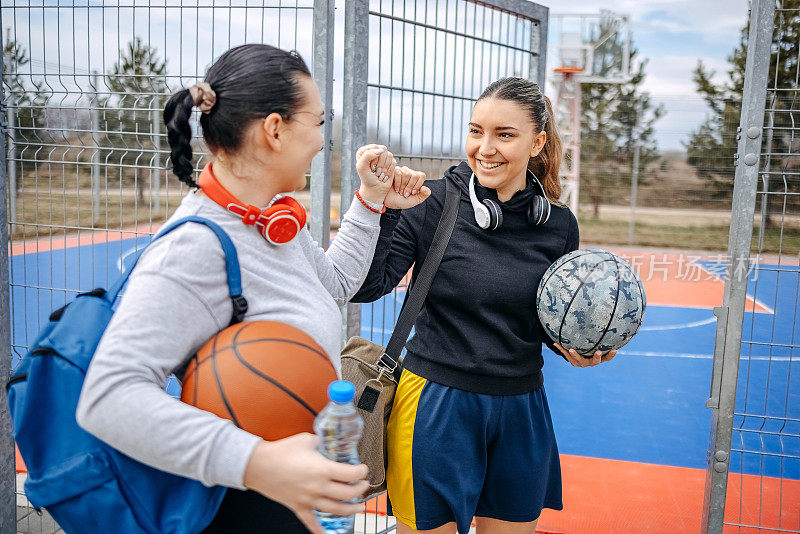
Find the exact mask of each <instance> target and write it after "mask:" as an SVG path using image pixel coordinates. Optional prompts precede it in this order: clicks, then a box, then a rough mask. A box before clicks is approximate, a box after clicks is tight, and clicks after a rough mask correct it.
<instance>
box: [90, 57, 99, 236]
mask: <svg viewBox="0 0 800 534" xmlns="http://www.w3.org/2000/svg"><path fill="white" fill-rule="evenodd" d="M92 89H93V92H92V101H91V108H90V109H89V114H90V116H91V129H92V143H94V150H93V151H92V166H91V177H92V184H91V185H92V226H94V224H95V223H97V222H98V220H99V218H100V99H99V98H98V96H97V95H98V93H99V91H100V87H99V86H98V85H97V71H93V72H92Z"/></svg>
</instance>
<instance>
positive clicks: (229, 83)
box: [164, 44, 311, 187]
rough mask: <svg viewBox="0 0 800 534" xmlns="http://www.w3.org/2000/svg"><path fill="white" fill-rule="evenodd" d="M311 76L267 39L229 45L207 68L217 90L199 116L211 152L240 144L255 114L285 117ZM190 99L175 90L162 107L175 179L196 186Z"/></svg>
mask: <svg viewBox="0 0 800 534" xmlns="http://www.w3.org/2000/svg"><path fill="white" fill-rule="evenodd" d="M301 75H305V76H311V72H310V71H309V70H308V66H307V65H306V63H305V61H303V58H302V57H301V56H300V54H298V53H297V52H296V51H294V50H292V51H291V52H287V51H286V50H281V49H280V48H276V47H274V46H270V45H265V44H247V45H242V46H237V47H236V48H231V49H230V50H228V51H227V52H225V53H224V54H222V56H220V58H219V59H218V60H217V61H216V62H214V64H213V65H211V67H210V68H209V69H208V72H207V73H206V76H205V79H204V81H205V82H207V83H208V84H209V85H211V88H212V89H213V90H214V92H215V93H216V97H217V99H216V104H215V105H214V107H213V108H211V111H210V113H203V114H201V116H200V126H201V127H202V130H203V139H204V140H205V142H206V145H208V148H209V149H211V151H212V152H214V151H216V150H219V149H225V150H229V151H231V152H235V151H236V150H237V149H239V148H240V145H241V143H242V139H243V134H244V131H245V130H246V129H247V127H248V126H249V125H250V123H251V122H252V121H254V120H256V119H263V118H265V117H267V116H268V115H270V114H271V113H279V114H280V115H281V116H282V117H283V118H284V119H285V120H289V118H290V117H291V115H292V113H293V112H294V111H295V110H296V109H297V108H298V107H299V106H300V105H301V104H302V102H301V99H302V95H301V89H300V86H299V84H298V82H297V80H298V77H299V76H301ZM193 106H194V102H193V100H192V95H191V93H190V92H189V90H188V89H182V90H180V91H178V92H177V93H175V94H173V95H172V97H171V98H170V99H169V101H168V102H167V105H166V106H165V107H164V123H165V124H166V126H167V138H168V139H169V146H170V148H171V151H172V153H171V158H172V171H173V172H174V173H175V175H176V176H177V177H178V179H179V180H180V181H182V182H184V183H186V184H188V185H190V186H191V187H197V183H196V182H195V181H194V178H193V177H192V173H193V171H194V166H193V165H192V145H191V138H192V128H191V126H190V125H189V119H190V117H191V115H192V108H193Z"/></svg>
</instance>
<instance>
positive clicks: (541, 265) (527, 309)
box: [352, 162, 578, 395]
mask: <svg viewBox="0 0 800 534" xmlns="http://www.w3.org/2000/svg"><path fill="white" fill-rule="evenodd" d="M471 175H472V170H471V169H470V167H469V165H467V164H466V163H463V162H462V163H461V164H460V165H457V166H454V167H451V168H450V169H448V170H447V172H445V179H447V180H453V181H454V182H455V183H456V184H457V185H458V187H459V189H460V190H461V202H460V204H459V209H458V218H457V220H456V225H455V228H454V230H453V235H452V236H451V237H450V242H449V243H448V245H447V250H446V251H445V253H444V257H443V258H442V263H441V265H440V266H439V270H438V271H437V273H436V276H435V277H434V279H433V284H432V285H431V289H430V291H429V292H428V297H427V299H426V300H425V304H424V305H423V307H422V311H421V312H420V314H419V316H417V320H416V322H415V323H414V329H415V334H414V336H413V337H412V338H411V339H410V340H409V341H408V343H407V345H406V350H407V354H406V358H405V360H404V366H405V368H406V369H408V370H409V371H411V372H412V373H414V374H416V375H419V376H422V377H423V378H427V379H428V380H431V381H433V382H437V383H440V384H444V385H447V386H452V387H456V388H459V389H463V390H466V391H472V392H475V393H486V394H491V395H517V394H521V393H527V392H530V391H533V390H535V389H538V388H540V387H541V386H542V372H541V370H542V366H543V363H544V362H543V359H542V342H543V341H544V342H546V343H547V344H548V346H550V347H551V348H553V347H552V342H551V341H550V339H549V338H548V337H547V335H546V334H545V333H544V332H543V331H542V327H541V324H540V323H539V319H538V316H537V314H536V289H537V287H538V285H539V280H541V278H542V275H544V272H545V271H546V270H547V268H548V267H549V266H550V265H551V264H552V263H553V262H554V261H555V260H556V259H558V258H559V257H561V256H563V255H564V254H566V253H568V252H571V251H573V250H576V249H577V248H578V222H577V220H576V219H575V216H574V215H573V214H572V212H571V211H570V210H569V209H568V208H566V207H564V206H558V205H552V209H551V214H550V219H549V220H548V221H547V223H545V224H544V225H541V226H534V225H532V224H530V223H529V222H528V218H527V207H528V205H529V203H530V200H531V198H532V196H533V195H534V194H536V190H535V189H534V188H533V186H532V185H530V184H529V185H528V187H527V188H526V189H524V190H522V191H518V192H517V193H515V194H514V196H512V197H511V198H510V199H509V200H508V201H507V202H499V201H498V199H497V191H495V190H494V189H487V188H485V187H483V186H481V185H480V184H478V182H477V180H476V184H475V185H476V187H475V189H476V195H477V197H478V199H480V200H482V199H484V198H491V199H493V200H495V201H498V202H499V204H500V206H501V207H502V209H503V225H502V226H501V227H500V228H498V229H497V230H494V231H490V230H483V229H481V228H480V227H479V226H478V224H477V223H476V222H475V215H474V213H473V209H472V205H471V204H470V200H469V179H470V176H471ZM425 185H426V186H428V187H429V188H430V189H431V196H430V197H429V198H428V199H427V200H426V201H425V202H423V203H421V204H420V205H418V206H415V207H414V208H411V209H407V210H402V211H401V210H386V213H384V214H383V215H382V216H381V232H380V237H379V238H378V244H377V246H376V249H375V257H374V258H373V260H372V265H371V267H370V270H369V273H368V274H367V278H366V280H364V284H363V285H362V286H361V289H360V290H359V291H358V293H357V294H356V295H355V296H354V297H353V299H352V300H353V302H372V301H374V300H377V299H379V298H380V297H382V296H383V295H385V294H387V293H389V292H390V291H392V289H394V288H395V287H396V286H397V284H398V283H399V282H400V280H401V279H402V277H403V276H404V275H405V274H406V273H407V272H408V270H409V269H410V268H411V265H412V264H414V271H413V273H412V284H413V280H414V279H416V276H417V274H418V271H419V268H420V267H421V265H422V262H423V260H424V258H425V255H426V254H427V252H428V249H429V247H430V245H431V241H432V239H433V234H434V231H435V230H436V226H437V224H438V223H439V218H440V217H441V215H442V209H443V208H444V199H445V182H444V180H428V181H426V182H425ZM553 350H555V349H553ZM559 354H560V353H559Z"/></svg>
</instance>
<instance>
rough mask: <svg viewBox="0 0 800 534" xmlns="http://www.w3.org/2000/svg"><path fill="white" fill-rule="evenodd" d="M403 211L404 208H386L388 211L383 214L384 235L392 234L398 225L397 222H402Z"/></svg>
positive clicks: (382, 227) (382, 231)
mask: <svg viewBox="0 0 800 534" xmlns="http://www.w3.org/2000/svg"><path fill="white" fill-rule="evenodd" d="M402 213H403V210H396V209H392V208H386V211H385V212H384V213H383V215H381V235H382V236H391V235H392V234H393V233H394V229H395V228H396V227H397V223H398V222H400V215H401V214H402Z"/></svg>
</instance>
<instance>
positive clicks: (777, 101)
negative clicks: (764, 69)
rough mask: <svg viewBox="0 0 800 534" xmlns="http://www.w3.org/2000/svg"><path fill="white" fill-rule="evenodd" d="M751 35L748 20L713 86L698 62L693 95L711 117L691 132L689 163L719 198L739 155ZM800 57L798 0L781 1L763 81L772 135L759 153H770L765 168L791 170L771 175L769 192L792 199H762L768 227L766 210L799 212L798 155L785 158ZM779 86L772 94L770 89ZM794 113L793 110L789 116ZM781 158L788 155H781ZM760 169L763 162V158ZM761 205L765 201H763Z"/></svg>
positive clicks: (793, 124) (729, 187)
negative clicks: (724, 72) (724, 74)
mask: <svg viewBox="0 0 800 534" xmlns="http://www.w3.org/2000/svg"><path fill="white" fill-rule="evenodd" d="M749 33H750V26H749V22H748V24H746V25H745V26H744V27H743V28H742V30H741V33H740V36H739V44H738V45H737V46H736V48H735V49H734V50H733V52H732V53H731V55H730V56H729V57H728V63H729V65H730V69H729V70H728V79H727V80H726V81H724V82H722V83H719V84H715V83H714V82H713V81H712V79H713V77H714V74H715V73H714V71H712V70H709V69H707V68H706V67H705V65H703V63H702V61H698V64H697V67H696V68H695V70H694V77H693V79H694V82H695V84H696V85H697V92H698V93H699V94H700V95H702V96H703V98H704V100H705V101H706V103H707V104H708V107H709V117H708V119H707V120H706V121H705V122H704V123H703V124H701V125H700V126H699V127H698V128H697V130H695V131H694V132H693V133H692V134H691V135H690V137H689V140H688V141H687V142H686V143H685V146H686V149H687V161H688V162H689V163H690V164H691V165H693V166H694V167H695V168H696V169H697V171H698V173H699V174H700V176H702V177H704V178H706V179H707V180H709V182H710V183H712V184H715V185H717V186H720V185H722V186H724V188H720V189H722V193H718V196H722V195H725V196H728V197H729V196H730V194H731V193H732V191H733V179H734V172H735V168H734V155H735V154H736V151H737V144H738V140H737V129H738V127H739V120H740V115H741V108H742V106H741V102H742V92H743V90H744V75H745V66H746V63H747V40H748V36H749ZM799 58H800V0H783V2H782V9H780V10H777V11H776V13H775V26H774V31H773V35H772V54H771V58H770V67H769V76H768V82H767V88H768V91H767V102H766V107H767V110H768V111H767V114H766V117H765V122H764V124H765V127H768V126H770V124H771V125H772V132H771V133H772V135H771V136H770V135H769V133H768V136H767V137H768V138H767V139H764V144H763V145H762V150H763V151H764V152H769V154H771V155H770V156H769V165H770V170H771V171H772V172H774V171H776V170H780V169H783V170H786V171H790V172H787V173H785V174H783V175H782V177H781V179H780V183H778V184H776V183H775V182H776V178H775V177H772V179H771V181H772V185H771V187H770V189H769V190H770V191H773V192H779V193H784V192H786V193H793V194H790V195H785V196H784V195H766V197H767V201H768V204H767V205H765V206H764V207H765V208H766V209H767V217H766V218H765V220H764V221H763V223H764V224H765V225H767V226H768V225H769V224H770V215H769V214H770V212H774V211H775V210H776V209H783V201H784V200H785V201H786V207H787V208H793V209H798V208H800V201H798V199H797V194H796V193H797V192H798V191H800V180H798V176H797V175H798V172H797V171H798V164H797V158H796V157H789V156H788V154H789V153H790V152H792V150H794V151H795V152H796V149H797V146H796V143H797V141H796V140H794V139H792V133H793V131H792V129H793V128H797V116H796V115H795V113H794V110H796V109H797V108H798V105H797V102H795V98H796V97H795V96H794V94H795V93H794V92H793V91H787V89H797V88H798V79H797V72H798V59H799ZM774 88H778V89H781V90H778V91H774V90H770V89H774ZM789 110H792V112H788V111H789ZM781 154H787V155H786V156H782V155H781ZM762 165H764V159H763V158H762ZM761 200H762V201H763V199H761Z"/></svg>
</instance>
